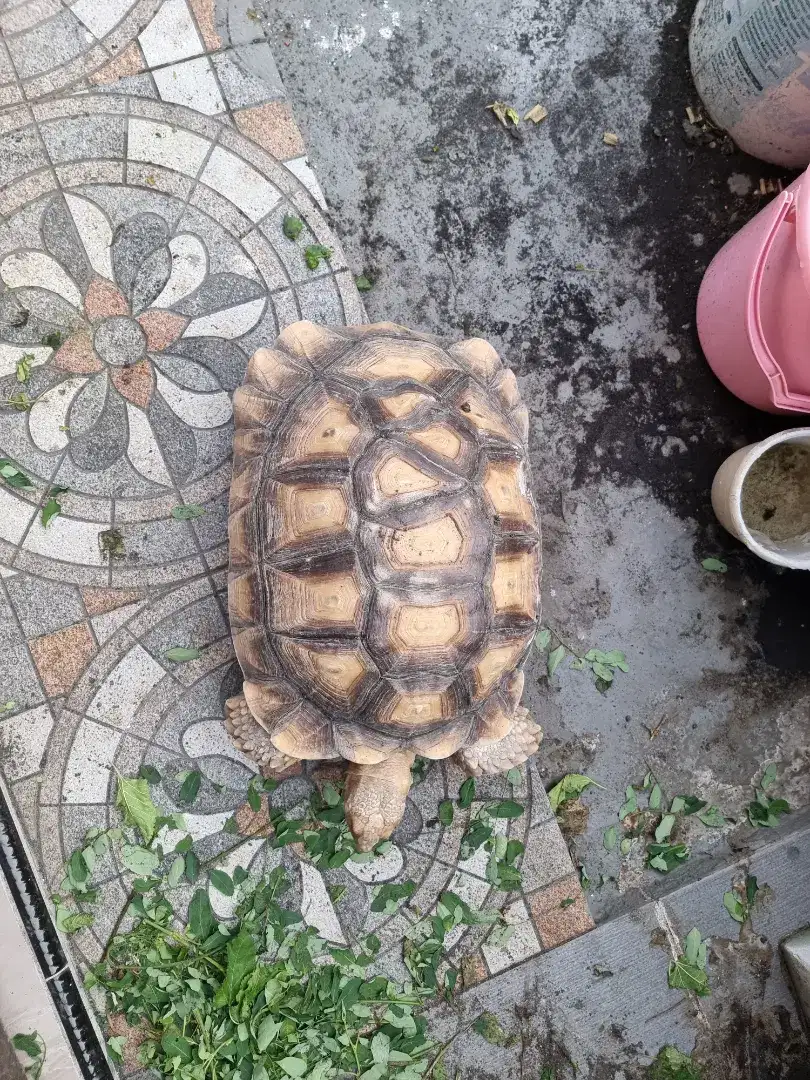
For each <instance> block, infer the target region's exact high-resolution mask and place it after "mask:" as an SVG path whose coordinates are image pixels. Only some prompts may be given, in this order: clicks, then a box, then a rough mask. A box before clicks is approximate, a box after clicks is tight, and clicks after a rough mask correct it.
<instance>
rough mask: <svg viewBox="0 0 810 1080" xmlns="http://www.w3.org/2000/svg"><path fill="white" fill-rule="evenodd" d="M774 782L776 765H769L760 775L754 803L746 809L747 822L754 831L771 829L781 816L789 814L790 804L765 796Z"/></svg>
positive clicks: (783, 800)
mask: <svg viewBox="0 0 810 1080" xmlns="http://www.w3.org/2000/svg"><path fill="white" fill-rule="evenodd" d="M775 782H776V765H774V764H773V763H771V764H770V765H769V766H768V767H767V769H766V770H765V772H764V773H763V774H762V779H761V780H760V782H759V787H758V788H757V790H756V797H755V799H754V801H753V802H750V803H749V804H748V806H747V808H746V810H747V813H748V820H749V822H750V823H751V825H753V827H754V828H755V829H773V828H775V827H776V826H777V825H778V824H779V821H780V819H781V817H782V815H783V814H789V813H790V804H789V803H788V802H786V800H785V799H772V798H771V797H770V795H766V794H765V793H766V791H767V790H768V788H769V787H772V786H773V784H774V783H775Z"/></svg>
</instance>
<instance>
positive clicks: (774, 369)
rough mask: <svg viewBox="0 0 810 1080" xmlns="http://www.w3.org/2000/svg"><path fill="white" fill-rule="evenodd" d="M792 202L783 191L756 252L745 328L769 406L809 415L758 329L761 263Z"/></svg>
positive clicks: (809, 399)
mask: <svg viewBox="0 0 810 1080" xmlns="http://www.w3.org/2000/svg"><path fill="white" fill-rule="evenodd" d="M795 205H796V199H795V196H794V194H793V192H792V191H783V192H782V196H781V205H780V206H779V209H778V210H777V212H776V214H775V216H774V219H773V222H772V223H771V227H770V229H769V230H768V235H767V236H766V237H765V241H764V243H763V245H762V248H761V249H760V252H759V255H758V256H757V261H756V264H755V266H754V273H753V275H752V277H751V286H750V288H749V290H748V300H747V302H746V308H745V329H746V331H747V333H748V341H749V343H750V345H751V348H752V349H753V351H754V355H755V356H756V358H757V361H758V363H759V366H760V367H761V368H762V370H763V372H764V373H765V376H766V377H767V379H768V382H769V383H770V384H771V396H772V397H773V403H774V405H776V406H777V408H780V409H791V410H792V411H793V412H810V395H807V394H793V393H791V392H790V390H789V389H788V385H787V379H786V378H785V373H784V372H783V371H782V369H781V368H780V366H779V363H778V361H777V359H776V357H775V356H774V355H773V353H772V352H771V350H770V348H769V346H768V342H767V341H766V340H765V334H764V333H763V330H762V312H761V297H762V279H763V277H764V276H765V264H766V263H767V261H768V256H769V255H770V253H771V248H772V247H773V243H774V240H775V239H776V234H777V233H778V232H779V229H780V228H781V227H782V225H784V223H785V222H786V221H788V220H789V219H790V213H791V211H795Z"/></svg>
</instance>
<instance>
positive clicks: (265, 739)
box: [225, 694, 298, 776]
mask: <svg viewBox="0 0 810 1080" xmlns="http://www.w3.org/2000/svg"><path fill="white" fill-rule="evenodd" d="M225 730H226V731H227V732H228V734H229V735H230V737H231V739H232V741H233V744H234V746H235V747H236V749H237V750H241V751H242V753H243V754H246V755H247V756H248V757H249V758H251V759H252V760H253V761H255V762H256V764H257V765H258V766H260V768H261V772H262V775H263V776H267V775H268V774H269V773H275V772H283V771H284V770H285V769H289V768H290V766H291V765H295V763H296V762H297V761H298V758H293V757H290V756H289V754H283V753H282V752H281V751H280V750H276V748H275V746H273V743H272V742H271V741H270V736H269V735H268V734H267V732H266V731H265V730H264V728H263V727H262V726H261V724H260V723H259V722H258V721H257V720H256V718H255V716H254V715H253V713H252V712H251V711H250V709H249V708H248V703H247V701H246V700H245V695H244V694H237V695H236V697H232V698H228V700H227V701H226V702H225Z"/></svg>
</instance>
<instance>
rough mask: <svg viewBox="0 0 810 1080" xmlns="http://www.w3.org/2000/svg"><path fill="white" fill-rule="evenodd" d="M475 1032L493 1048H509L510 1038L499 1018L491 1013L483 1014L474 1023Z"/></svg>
mask: <svg viewBox="0 0 810 1080" xmlns="http://www.w3.org/2000/svg"><path fill="white" fill-rule="evenodd" d="M472 1028H473V1031H475V1032H477V1033H478V1034H479V1035H480V1036H481V1038H482V1039H486V1041H487V1042H488V1043H492V1045H493V1046H507V1045H508V1044H509V1041H510V1040H509V1037H508V1036H507V1034H506V1032H505V1031H504V1030H503V1028H502V1027H501V1025H500V1022H499V1021H498V1017H497V1016H496V1015H495V1014H494V1013H491V1012H482V1013H481V1015H480V1016H479V1017H478V1018H477V1019H476V1020H475V1021H474V1023H473V1026H472Z"/></svg>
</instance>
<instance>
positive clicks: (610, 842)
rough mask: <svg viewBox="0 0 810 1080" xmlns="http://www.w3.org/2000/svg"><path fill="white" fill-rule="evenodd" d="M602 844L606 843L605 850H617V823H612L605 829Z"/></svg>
mask: <svg viewBox="0 0 810 1080" xmlns="http://www.w3.org/2000/svg"><path fill="white" fill-rule="evenodd" d="M602 844H603V845H604V848H605V851H614V850H615V848H616V826H615V825H611V826H610V827H609V828H607V829H605V831H604V834H603V836H602Z"/></svg>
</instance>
